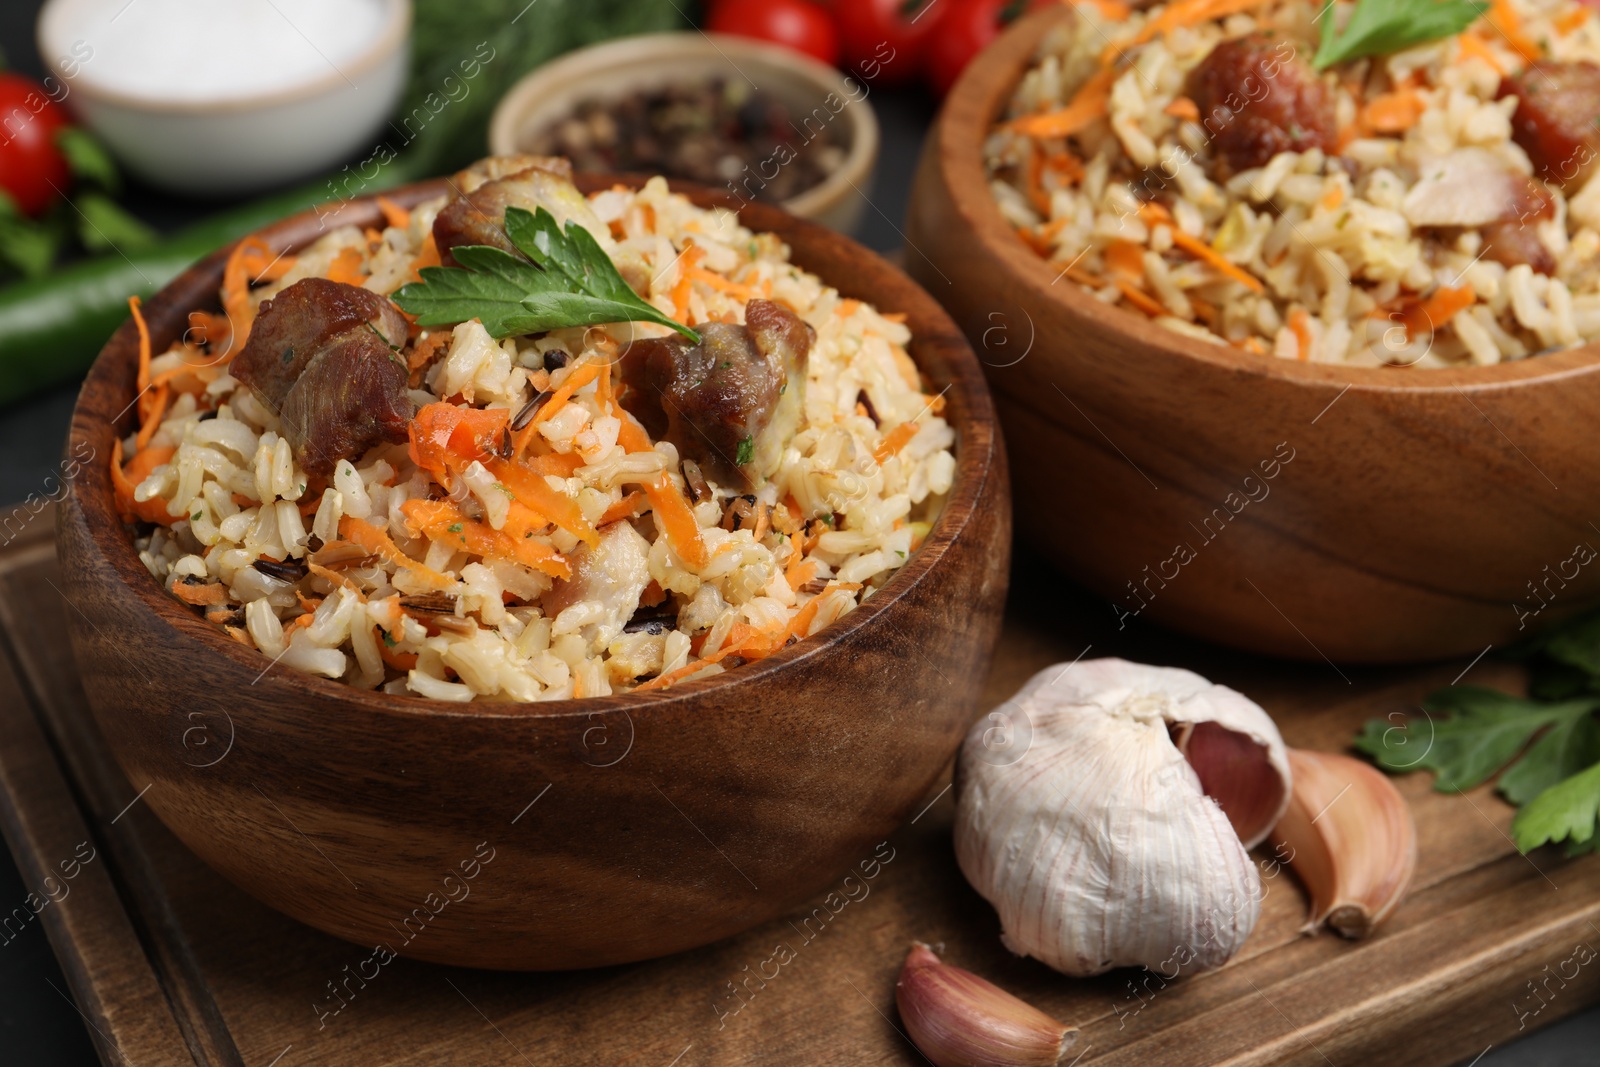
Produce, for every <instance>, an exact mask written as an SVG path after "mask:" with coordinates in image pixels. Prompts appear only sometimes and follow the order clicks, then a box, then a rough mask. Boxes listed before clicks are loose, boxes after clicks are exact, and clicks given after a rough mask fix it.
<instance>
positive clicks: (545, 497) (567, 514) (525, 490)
mask: <svg viewBox="0 0 1600 1067" xmlns="http://www.w3.org/2000/svg"><path fill="white" fill-rule="evenodd" d="M484 466H485V467H487V468H488V469H489V473H490V474H493V475H494V477H495V481H497V482H499V483H500V484H501V485H503V486H505V487H506V488H507V489H509V490H511V495H512V496H513V497H514V498H516V500H517V501H518V502H520V503H522V504H526V505H527V506H528V507H530V508H532V509H533V510H534V511H537V512H538V513H539V514H540V515H545V516H548V517H549V519H550V521H551V522H553V523H555V524H556V525H557V526H559V527H561V528H562V529H563V530H565V531H567V532H568V533H569V534H571V535H572V536H574V537H576V538H578V539H579V540H580V541H583V542H585V543H587V544H589V545H598V544H599V543H600V534H599V533H598V532H596V530H595V528H594V525H593V524H592V523H590V522H589V520H588V519H586V518H584V517H583V511H582V510H581V509H579V507H578V502H577V501H576V500H573V499H572V498H571V497H569V496H568V495H567V494H566V493H562V492H558V491H556V490H554V489H552V488H550V483H549V482H547V481H545V480H544V475H542V474H540V473H538V472H537V471H535V470H532V469H530V468H529V467H526V466H524V465H522V464H520V463H511V462H508V461H506V460H503V459H489V460H488V461H486V462H484Z"/></svg>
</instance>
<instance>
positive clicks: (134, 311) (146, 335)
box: [128, 296, 150, 392]
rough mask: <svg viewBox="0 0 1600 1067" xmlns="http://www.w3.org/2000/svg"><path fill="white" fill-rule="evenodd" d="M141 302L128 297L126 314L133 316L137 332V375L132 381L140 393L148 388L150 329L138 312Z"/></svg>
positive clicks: (142, 315)
mask: <svg viewBox="0 0 1600 1067" xmlns="http://www.w3.org/2000/svg"><path fill="white" fill-rule="evenodd" d="M141 304H142V301H141V300H140V299H139V298H138V297H137V296H130V297H128V312H129V313H130V314H131V315H132V316H133V325H134V326H135V328H137V329H138V331H139V374H138V377H137V378H135V379H134V385H135V387H136V388H138V389H139V391H140V392H143V391H144V390H146V389H148V388H149V387H150V327H148V326H146V325H145V323H144V314H143V312H141V311H140V305H141Z"/></svg>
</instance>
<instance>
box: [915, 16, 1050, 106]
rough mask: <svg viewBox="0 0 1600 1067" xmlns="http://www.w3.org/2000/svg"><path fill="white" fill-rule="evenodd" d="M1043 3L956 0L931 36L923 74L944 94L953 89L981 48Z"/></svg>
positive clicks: (923, 61)
mask: <svg viewBox="0 0 1600 1067" xmlns="http://www.w3.org/2000/svg"><path fill="white" fill-rule="evenodd" d="M945 2H949V0H945ZM1044 2H1047V3H1052V4H1053V3H1056V2H1057V0H1044ZM1039 6H1040V0H1033V2H1032V3H1030V2H1028V0H955V6H953V7H952V8H951V9H950V10H949V11H948V12H946V13H945V16H944V17H943V18H942V19H940V20H939V25H938V27H937V28H936V29H935V30H934V32H933V34H932V35H931V36H930V37H929V39H928V44H927V49H926V51H925V52H924V53H923V57H922V69H923V74H924V75H926V77H927V79H928V84H929V85H930V86H931V87H932V88H933V91H934V92H936V93H938V94H939V95H940V96H944V95H945V94H947V93H949V92H950V88H951V87H952V86H953V85H955V83H956V79H957V78H959V77H960V76H961V72H962V71H963V70H966V69H967V64H968V63H970V62H972V60H973V59H974V58H975V57H976V56H977V54H978V53H979V52H981V51H983V50H984V49H985V48H987V47H988V46H989V43H990V42H991V41H993V40H994V39H995V38H996V37H998V36H1000V34H1002V33H1003V32H1005V29H1006V27H1007V26H1009V25H1011V24H1012V23H1013V22H1015V21H1016V20H1017V18H1018V17H1019V16H1021V15H1023V14H1024V13H1026V12H1027V11H1030V10H1032V9H1033V8H1036V7H1039Z"/></svg>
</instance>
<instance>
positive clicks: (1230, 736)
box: [1175, 721, 1289, 848]
mask: <svg viewBox="0 0 1600 1067" xmlns="http://www.w3.org/2000/svg"><path fill="white" fill-rule="evenodd" d="M1183 725H1184V726H1186V727H1187V729H1186V730H1181V732H1180V737H1179V738H1177V739H1175V740H1176V743H1177V745H1178V751H1180V752H1182V753H1183V755H1184V757H1185V758H1186V759H1188V761H1189V766H1191V767H1193V768H1194V773H1195V774H1196V775H1197V776H1198V777H1199V778H1200V788H1201V789H1202V790H1204V791H1205V794H1206V796H1208V797H1210V798H1211V799H1212V800H1215V801H1216V802H1217V805H1218V806H1219V807H1221V808H1222V812H1223V814H1224V815H1226V816H1227V817H1228V821H1229V822H1230V823H1232V824H1233V829H1234V832H1235V833H1237V834H1238V835H1239V840H1240V841H1242V842H1243V843H1244V847H1245V848H1254V847H1255V846H1256V845H1258V844H1260V843H1261V842H1262V841H1264V840H1266V837H1267V834H1268V833H1269V832H1271V830H1272V827H1273V825H1274V824H1275V823H1276V822H1277V821H1278V819H1279V817H1280V816H1281V815H1282V814H1283V812H1284V809H1285V808H1287V807H1288V806H1289V772H1288V762H1287V755H1286V754H1285V751H1284V749H1283V747H1282V746H1281V745H1279V746H1278V747H1277V749H1276V751H1274V749H1273V747H1272V746H1271V745H1269V744H1265V743H1263V741H1261V740H1258V739H1257V738H1256V737H1254V736H1252V735H1250V734H1247V733H1243V732H1241V731H1239V730H1236V729H1232V728H1230V727H1229V726H1226V725H1224V724H1223V723H1221V722H1217V721H1203V722H1196V723H1186V724H1183Z"/></svg>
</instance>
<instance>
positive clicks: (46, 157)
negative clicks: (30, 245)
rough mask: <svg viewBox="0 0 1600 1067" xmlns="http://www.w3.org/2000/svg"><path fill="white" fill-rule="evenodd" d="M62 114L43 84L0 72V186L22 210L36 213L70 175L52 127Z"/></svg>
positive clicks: (58, 125) (55, 127) (61, 122)
mask: <svg viewBox="0 0 1600 1067" xmlns="http://www.w3.org/2000/svg"><path fill="white" fill-rule="evenodd" d="M66 124H67V118H66V116H65V115H64V114H62V111H61V108H59V107H58V106H56V103H55V101H53V100H51V99H50V97H49V96H47V95H46V94H45V91H44V87H43V86H42V85H40V84H38V83H37V82H35V81H33V80H32V79H29V78H24V77H23V76H22V75H20V74H3V73H0V189H4V190H5V191H6V192H7V193H9V194H10V195H11V199H12V200H14V201H16V204H17V207H18V208H19V209H21V210H22V212H23V213H24V214H27V215H42V214H44V210H45V209H46V208H48V207H49V206H50V205H51V204H52V203H54V202H55V199H56V196H57V195H58V193H57V191H58V190H60V191H62V192H64V191H65V190H66V188H67V183H68V182H69V181H70V180H71V176H70V173H69V172H68V170H67V159H66V157H65V156H63V155H62V154H61V150H60V149H59V148H57V147H56V131H57V130H59V129H60V128H61V127H63V126H65V125H66Z"/></svg>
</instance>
